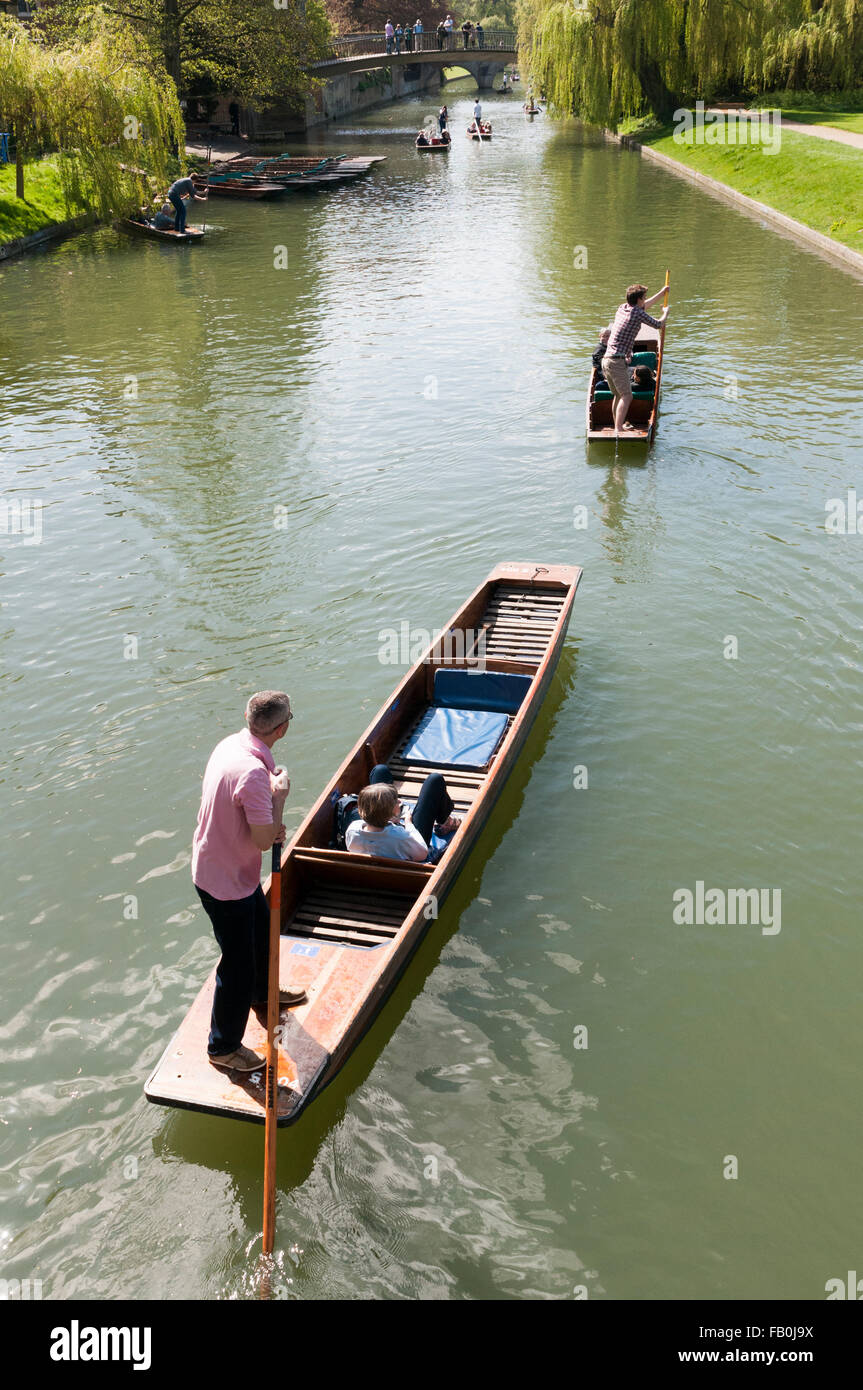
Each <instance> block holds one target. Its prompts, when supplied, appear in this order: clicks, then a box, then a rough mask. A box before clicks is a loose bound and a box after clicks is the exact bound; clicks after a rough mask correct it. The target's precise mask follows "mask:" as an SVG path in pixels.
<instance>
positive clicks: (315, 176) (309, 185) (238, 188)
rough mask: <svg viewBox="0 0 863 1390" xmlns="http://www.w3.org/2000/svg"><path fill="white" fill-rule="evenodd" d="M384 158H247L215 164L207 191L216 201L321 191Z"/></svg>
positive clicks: (351, 179)
mask: <svg viewBox="0 0 863 1390" xmlns="http://www.w3.org/2000/svg"><path fill="white" fill-rule="evenodd" d="M384 158H385V156H384V155H363V156H361V157H354V156H351V155H334V156H330V157H328V158H325V159H317V158H315V157H314V156H302V155H299V156H298V155H293V156H292V155H288V154H282V155H277V156H275V157H274V158H272V159H258V158H256V157H255V156H254V155H244V156H241V157H240V158H238V159H231V160H227V161H225V162H224V163H221V164H214V165H213V166H212V168H211V169H210V171H209V173H208V174H207V189H208V191H209V192H210V193H211V194H213V195H214V196H215V197H217V198H251V199H261V198H279V197H282V196H283V195H284V194H286V193H298V192H309V191H320V190H321V189H326V188H332V187H334V186H336V185H338V184H345V183H354V182H355V180H357V179H360V178H362V177H363V175H364V174H367V173H368V172H369V170H370V169H371V168H372V166H373V165H375V164H378V163H380V162H381V161H382V160H383V159H384Z"/></svg>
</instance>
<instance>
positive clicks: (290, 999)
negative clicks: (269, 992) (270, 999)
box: [252, 989, 308, 1009]
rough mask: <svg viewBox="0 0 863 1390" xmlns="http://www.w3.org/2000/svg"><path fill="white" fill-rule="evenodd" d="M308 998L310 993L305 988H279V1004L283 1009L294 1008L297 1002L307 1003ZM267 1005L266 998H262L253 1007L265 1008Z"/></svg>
mask: <svg viewBox="0 0 863 1390" xmlns="http://www.w3.org/2000/svg"><path fill="white" fill-rule="evenodd" d="M307 998H308V995H307V994H306V991H305V990H304V989H280V990H279V1005H280V1007H281V1008H283V1009H292V1008H294V1007H295V1005H297V1004H305V1002H306V999H307ZM266 1007H267V1001H266V999H261V1000H259V1002H258V1003H257V1004H253V1005H252V1008H253V1009H265V1008H266Z"/></svg>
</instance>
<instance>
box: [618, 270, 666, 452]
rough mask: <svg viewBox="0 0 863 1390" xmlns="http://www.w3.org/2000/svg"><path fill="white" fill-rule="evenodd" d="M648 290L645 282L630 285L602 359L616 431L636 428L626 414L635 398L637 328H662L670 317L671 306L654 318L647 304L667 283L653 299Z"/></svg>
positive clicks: (662, 293)
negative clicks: (632, 365) (631, 370)
mask: <svg viewBox="0 0 863 1390" xmlns="http://www.w3.org/2000/svg"><path fill="white" fill-rule="evenodd" d="M646 294H647V286H646V285H630V286H629V289H628V290H627V291H626V300H625V302H624V303H623V304H621V306H620V308H619V309H618V311H617V313H616V314H615V316H614V322H613V323H612V325H611V336H610V337H609V340H608V343H607V345H606V349H605V356H604V358H603V359H602V371H603V375H604V376H605V379H606V381H607V382H608V384H609V386H610V387H611V389H612V391H613V392H614V401H613V402H612V416H613V419H614V429H615V433H616V434H620V432H621V430H631V429H632V428H633V426H632V425H630V424H629V423H628V422H627V419H626V416H627V414H628V412H629V407H630V404H631V402H632V380H631V378H630V374H629V362H628V361H627V358H631V355H632V349H633V347H634V345H635V340H636V338H637V337H638V330H639V328H640V327H641V325H642V324H643V323H646V324H648V325H649V326H650V327H651V328H661V327H662V325H663V324H664V323H665V320H666V319H667V317H668V309H667V308H665V309H663V311H662V318H659V319H654V318H651V316H650V314H648V313H647V312H646V310H647V305H648V304H655V303H656V301H657V299H661V298H662V296H663V295H664V294H665V287H664V286H663V288H662V289H661V290H659V292H658V293H657V294H654V295H651V297H650V299H645V297H644V296H645V295H646Z"/></svg>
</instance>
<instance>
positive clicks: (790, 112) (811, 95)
mask: <svg viewBox="0 0 863 1390" xmlns="http://www.w3.org/2000/svg"><path fill="white" fill-rule="evenodd" d="M752 105H753V106H754V107H755V106H771V107H773V108H774V110H775V109H776V108H778V109H779V110H780V111H781V112H782V116H783V118H784V119H785V120H788V121H799V122H800V123H801V125H831V126H835V127H836V128H837V129H838V130H851V131H854V132H855V134H857V135H863V90H860V91H853V92H834V93H831V94H829V95H824V94H821V93H816V92H770V93H767V94H765V95H763V96H760V97H757V98H756V99H755V100H754V101H753V103H752Z"/></svg>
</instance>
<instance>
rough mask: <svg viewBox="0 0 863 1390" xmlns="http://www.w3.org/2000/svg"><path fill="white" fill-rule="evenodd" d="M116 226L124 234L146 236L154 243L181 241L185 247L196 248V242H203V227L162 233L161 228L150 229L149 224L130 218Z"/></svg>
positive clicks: (168, 230) (124, 219)
mask: <svg viewBox="0 0 863 1390" xmlns="http://www.w3.org/2000/svg"><path fill="white" fill-rule="evenodd" d="M117 226H118V227H121V228H122V230H123V231H124V232H131V233H132V235H133V236H147V237H151V238H152V239H153V240H154V241H173V242H174V243H176V242H180V241H182V242H184V243H185V244H186V245H187V246H197V245H198V242H200V241H203V240H204V228H203V227H187V228H186V230H185V231H184V232H174V231H171V230H170V229H167V230H165V231H163V230H162V228H161V227H151V226H150V224H149V222H133V221H132V219H131V218H130V217H124V218H123V219H122V220H121V221H120V222H118V223H117Z"/></svg>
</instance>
